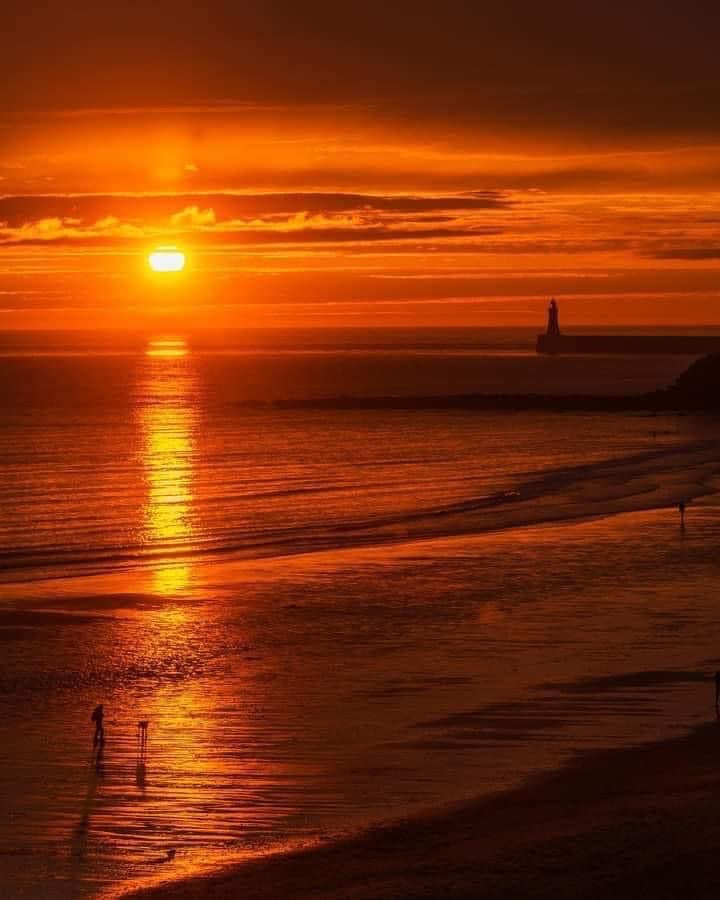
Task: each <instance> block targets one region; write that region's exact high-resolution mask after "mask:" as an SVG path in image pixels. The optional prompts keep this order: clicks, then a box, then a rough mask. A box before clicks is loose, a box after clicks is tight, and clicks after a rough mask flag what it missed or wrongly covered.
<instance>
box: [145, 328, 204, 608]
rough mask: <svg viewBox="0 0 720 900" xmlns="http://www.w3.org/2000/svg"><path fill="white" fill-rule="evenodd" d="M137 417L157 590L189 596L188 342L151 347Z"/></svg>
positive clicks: (192, 390)
mask: <svg viewBox="0 0 720 900" xmlns="http://www.w3.org/2000/svg"><path fill="white" fill-rule="evenodd" d="M138 387H139V391H138V417H139V423H140V430H141V435H142V437H141V455H142V463H143V468H144V472H145V484H146V499H145V506H144V516H143V520H144V534H143V540H144V543H145V544H146V545H147V547H148V550H149V551H150V555H151V556H152V558H153V559H154V560H156V562H154V565H153V589H154V590H155V591H156V592H157V593H160V594H163V595H176V594H179V593H182V592H183V591H184V590H186V589H187V588H188V586H189V584H190V579H191V565H190V563H189V562H188V561H187V558H181V557H182V556H183V551H187V550H188V549H189V546H190V543H191V541H192V538H193V534H194V531H195V528H194V524H193V499H194V498H193V481H194V464H195V455H196V429H197V412H198V411H197V389H198V385H197V378H196V374H195V370H194V366H193V362H192V357H191V356H190V355H189V353H188V348H187V345H186V344H185V342H184V341H183V340H181V339H179V338H172V339H171V338H163V339H158V340H154V341H151V342H150V344H149V345H148V348H147V350H146V355H145V359H144V360H143V368H142V375H141V377H140V379H139V382H138Z"/></svg>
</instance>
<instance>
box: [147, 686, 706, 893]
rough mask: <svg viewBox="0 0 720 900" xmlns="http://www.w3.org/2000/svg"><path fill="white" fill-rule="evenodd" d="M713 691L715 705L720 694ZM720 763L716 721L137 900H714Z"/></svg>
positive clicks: (590, 756) (592, 756)
mask: <svg viewBox="0 0 720 900" xmlns="http://www.w3.org/2000/svg"><path fill="white" fill-rule="evenodd" d="M703 688H704V689H705V693H706V694H707V699H708V701H711V698H712V684H711V683H710V682H709V683H708V684H707V685H703ZM710 706H711V702H709V703H708V707H709V708H710ZM719 751H720V726H718V724H717V723H715V722H713V723H711V724H708V725H706V726H704V727H702V728H700V729H698V730H696V731H695V732H693V733H692V734H691V735H689V736H686V737H683V738H679V739H675V740H671V741H665V742H658V743H655V744H650V745H645V746H639V747H635V748H631V749H625V750H616V751H612V752H606V753H591V754H587V755H584V756H581V757H579V758H578V759H577V760H575V761H574V762H573V763H572V764H571V765H569V766H568V767H566V768H564V769H562V770H561V771H559V772H556V773H553V774H551V775H548V776H543V777H539V778H537V779H535V780H533V781H531V782H530V783H528V784H527V785H525V786H523V787H521V788H518V789H516V790H513V791H509V792H506V793H502V794H498V795H496V796H493V797H489V798H487V799H485V800H483V801H481V802H478V803H475V804H470V805H466V806H463V807H461V808H458V809H456V810H454V811H450V812H447V813H441V814H439V815H435V816H428V817H425V818H420V819H417V820H414V821H407V822H401V823H399V824H395V825H390V826H387V827H384V828H376V829H372V830H370V831H368V832H367V833H365V834H363V835H360V836H358V837H356V838H354V839H351V840H345V841H338V842H337V843H334V844H330V845H329V846H323V847H318V848H315V849H312V850H308V851H304V852H300V853H296V854H288V855H284V856H277V857H273V858H271V859H265V860H259V861H255V862H250V863H247V864H244V865H242V866H240V867H237V868H234V869H229V870H227V871H225V872H221V873H219V874H210V875H205V876H202V877H198V878H196V879H190V880H188V881H183V882H179V883H177V884H171V885H167V886H159V887H155V888H148V889H145V890H141V891H138V892H134V893H133V894H132V895H131V896H132V897H133V898H134V900H165V898H167V900H202V898H209V897H212V898H216V900H225V898H228V900H229V898H235V897H244V898H247V900H255V898H257V900H260V898H275V897H296V898H310V897H313V898H324V900H340V898H343V900H345V898H347V900H379V898H390V897H392V898H397V900H410V898H419V897H448V898H471V897H473V898H488V900H500V898H521V897H536V898H584V900H590V898H598V900H600V898H607V897H614V898H623V900H624V898H638V897H654V898H667V900H671V898H673V900H674V898H677V897H684V898H689V897H693V898H695V897H696V898H710V897H715V896H717V891H718V890H719V889H720V868H718V865H717V850H718V845H719V843H720V820H719V819H718V815H717V796H718V790H719V789H720V763H719V762H718V756H719Z"/></svg>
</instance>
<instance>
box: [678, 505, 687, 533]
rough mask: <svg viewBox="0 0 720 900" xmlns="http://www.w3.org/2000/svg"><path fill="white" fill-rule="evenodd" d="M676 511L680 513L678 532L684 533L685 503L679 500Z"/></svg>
mask: <svg viewBox="0 0 720 900" xmlns="http://www.w3.org/2000/svg"><path fill="white" fill-rule="evenodd" d="M678 511H679V513H680V530H681V531H685V501H684V500H681V501H680V502H679V503H678Z"/></svg>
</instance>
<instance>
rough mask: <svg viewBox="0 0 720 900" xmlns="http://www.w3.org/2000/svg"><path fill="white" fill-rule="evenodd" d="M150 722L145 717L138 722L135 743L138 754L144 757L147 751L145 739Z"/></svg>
mask: <svg viewBox="0 0 720 900" xmlns="http://www.w3.org/2000/svg"><path fill="white" fill-rule="evenodd" d="M149 724H150V722H149V721H148V720H147V719H141V720H140V721H139V722H138V726H137V727H138V730H137V745H138V754H139V755H140V757H141V758H142V757H144V756H145V754H146V753H147V739H148V725H149Z"/></svg>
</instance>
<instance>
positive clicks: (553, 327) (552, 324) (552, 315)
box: [545, 297, 560, 337]
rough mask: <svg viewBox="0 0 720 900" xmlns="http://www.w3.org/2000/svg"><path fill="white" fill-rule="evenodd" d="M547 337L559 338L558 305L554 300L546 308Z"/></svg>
mask: <svg viewBox="0 0 720 900" xmlns="http://www.w3.org/2000/svg"><path fill="white" fill-rule="evenodd" d="M545 334H547V336H548V337H560V321H559V319H558V305H557V303H556V302H555V298H554V297H553V299H552V300H551V301H550V306H549V307H548V324H547V331H546V332H545Z"/></svg>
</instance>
